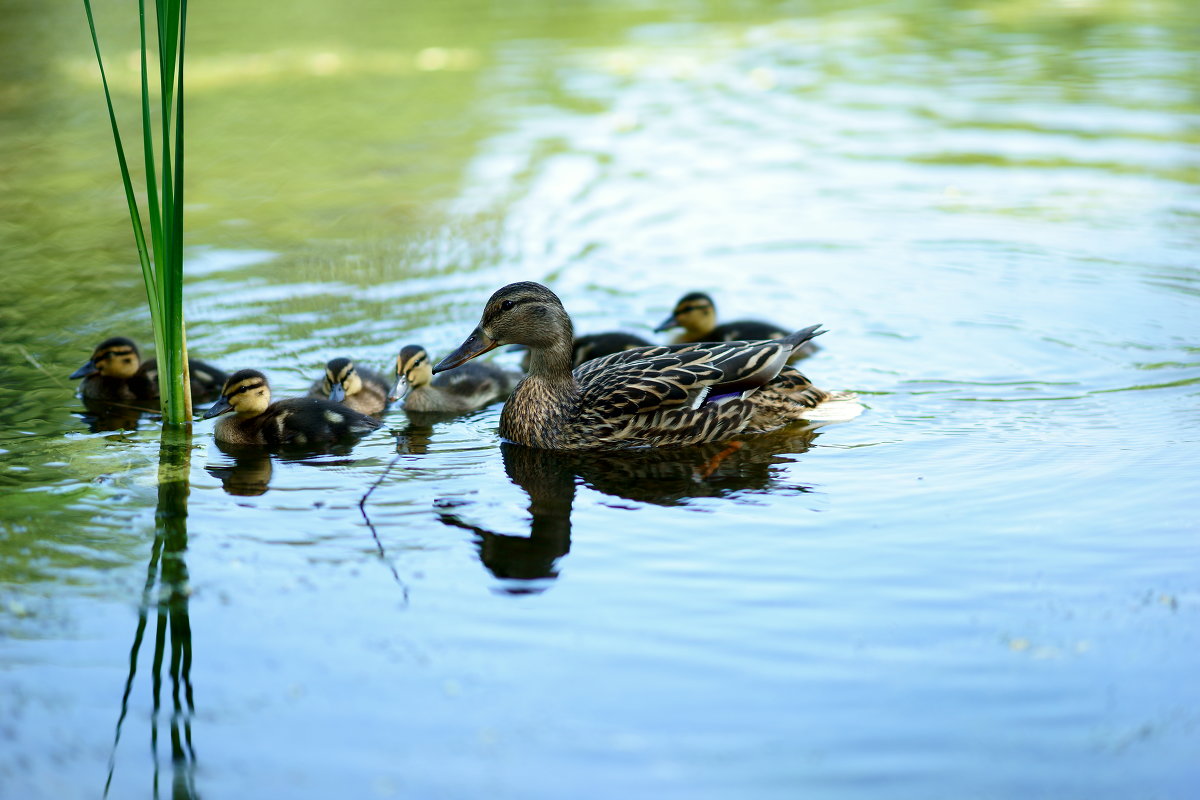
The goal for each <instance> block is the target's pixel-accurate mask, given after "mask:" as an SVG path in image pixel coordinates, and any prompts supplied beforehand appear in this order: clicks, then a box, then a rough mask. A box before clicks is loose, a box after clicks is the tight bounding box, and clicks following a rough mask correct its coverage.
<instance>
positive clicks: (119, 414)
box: [80, 397, 158, 433]
mask: <svg viewBox="0 0 1200 800" xmlns="http://www.w3.org/2000/svg"><path fill="white" fill-rule="evenodd" d="M83 407H84V413H83V414H81V415H80V418H81V419H82V420H83V421H84V422H85V423H87V426H88V430H89V431H91V432H92V433H102V432H104V431H134V430H137V426H138V422H140V421H141V419H142V416H143V415H145V414H156V413H158V408H147V407H144V406H138V405H133V404H130V403H112V402H108V401H106V400H96V399H94V398H91V397H85V398H83Z"/></svg>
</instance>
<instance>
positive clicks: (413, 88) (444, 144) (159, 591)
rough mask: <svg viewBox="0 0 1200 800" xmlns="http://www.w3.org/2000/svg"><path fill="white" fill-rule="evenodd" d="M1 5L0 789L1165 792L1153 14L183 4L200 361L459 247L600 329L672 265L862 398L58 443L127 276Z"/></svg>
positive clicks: (1176, 73) (288, 360)
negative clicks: (557, 426) (764, 418)
mask: <svg viewBox="0 0 1200 800" xmlns="http://www.w3.org/2000/svg"><path fill="white" fill-rule="evenodd" d="M9 5H10V7H9V8H8V9H7V14H6V19H8V20H10V22H9V24H7V25H6V26H4V32H3V33H0V37H2V43H3V45H4V51H5V52H6V54H7V57H6V58H5V59H4V61H3V63H2V64H0V108H3V110H4V113H3V114H0V148H2V149H3V153H4V158H3V159H2V160H0V164H2V166H0V184H2V185H3V188H4V191H3V192H0V248H2V252H3V254H4V266H3V267H2V268H0V269H2V270H3V275H4V278H5V285H6V288H7V290H8V299H7V302H5V303H4V304H2V305H0V319H2V320H3V322H4V324H3V325H0V366H2V368H3V375H4V377H5V380H4V381H3V382H2V383H0V400H3V402H2V403H0V451H2V455H3V461H2V463H0V492H3V498H4V499H3V503H2V504H0V741H3V747H0V795H3V796H5V797H9V796H11V797H29V798H33V797H55V798H61V797H85V796H86V797H95V796H99V795H102V794H103V793H104V792H105V787H106V785H107V786H108V793H109V796H113V797H144V796H161V795H165V794H171V795H173V796H198V795H203V796H207V797H246V796H266V797H270V796H277V795H283V794H287V795H289V796H295V797H329V796H356V797H360V796H361V797H370V796H380V797H389V796H409V797H461V798H473V797H479V796H482V795H484V794H486V795H488V796H492V797H511V798H539V797H545V798H558V797H563V796H575V797H594V798H608V797H613V796H620V795H626V796H635V797H643V796H654V797H678V798H733V797H747V796H754V797H763V798H774V797H778V798H784V797H788V798H790V797H796V796H800V795H812V796H817V797H838V798H880V797H889V798H890V797H897V798H900V797H911V798H928V797H940V796H954V797H980V798H990V797H995V798H1007V797H1013V796H1032V797H1054V798H1059V797H1076V796H1078V797H1088V798H1106V797H1111V798H1128V797H1148V798H1183V797H1187V796H1190V794H1191V792H1194V787H1195V786H1196V785H1200V766H1198V765H1200V761H1198V760H1197V758H1196V754H1197V753H1198V752H1200V733H1198V731H1200V691H1198V690H1197V689H1196V685H1195V680H1194V676H1195V674H1196V671H1197V668H1198V667H1200V658H1197V656H1196V653H1200V626H1198V625H1197V616H1198V609H1200V584H1198V580H1197V570H1196V565H1197V564H1198V563H1200V541H1198V538H1197V533H1198V528H1200V526H1198V524H1197V522H1196V519H1197V514H1196V511H1197V498H1198V497H1200V477H1198V476H1200V444H1198V439H1200V436H1198V434H1197V430H1200V426H1198V423H1200V404H1198V403H1197V398H1198V396H1200V389H1198V386H1200V346H1198V341H1200V336H1198V334H1200V323H1198V322H1197V320H1200V271H1198V270H1197V267H1196V257H1195V253H1196V252H1197V246H1198V245H1200V236H1198V231H1200V226H1198V225H1197V222H1198V221H1200V157H1198V156H1197V152H1198V151H1197V148H1196V145H1197V143H1198V141H1200V134H1198V133H1197V131H1198V130H1200V126H1198V124H1197V123H1198V122H1200V104H1198V102H1197V97H1198V92H1197V90H1198V88H1200V86H1198V81H1197V75H1200V69H1198V68H1197V67H1198V66H1200V65H1198V64H1197V52H1200V47H1198V46H1200V40H1198V36H1197V31H1198V30H1200V24H1198V23H1200V18H1198V17H1197V13H1196V10H1195V8H1194V7H1193V4H1189V3H1183V2H1170V1H1169V0H1164V1H1163V2H1152V3H1126V2H1120V1H1119V0H1111V1H1105V0H1101V1H1099V2H1070V3H1067V2H1062V3H1051V4H1044V3H1043V4H1030V3H1023V2H1000V3H983V2H961V3H957V2H956V3H932V2H926V3H905V4H889V3H861V4H854V5H852V6H846V5H845V4H823V3H765V2H764V3H722V2H712V3H693V4H686V5H684V6H682V7H677V6H675V5H671V4H656V3H607V4H602V5H596V6H587V5H585V6H582V7H578V8H576V7H572V8H570V9H564V8H560V7H557V6H554V5H553V4H543V3H535V2H528V3H504V4H495V5H489V4H482V3H472V2H455V3H443V4H438V5H437V6H436V7H435V6H429V7H422V8H420V9H417V8H415V7H414V8H394V7H392V6H388V5H386V4H385V5H378V4H372V3H357V2H351V3H349V4H340V5H339V6H338V7H337V8H334V7H332V6H326V5H323V4H317V3H309V2H304V1H303V0H301V2H298V3H293V4H291V6H290V7H289V8H290V9H291V11H290V12H289V15H288V19H287V20H286V24H281V21H280V20H279V19H278V18H276V16H275V13H274V12H268V11H266V10H265V9H264V10H262V11H259V10H257V9H255V8H248V7H243V6H242V5H238V6H235V5H233V4H229V3H208V4H204V8H200V7H199V6H197V7H195V8H193V9H192V16H191V18H190V21H189V36H190V37H191V38H190V40H189V42H190V52H189V55H188V58H189V70H190V73H189V74H190V80H191V83H190V85H189V90H188V91H189V95H188V98H189V100H188V102H189V112H188V113H189V125H190V126H191V127H190V131H189V136H190V137H191V139H190V142H189V150H188V159H189V161H188V165H189V175H188V181H189V183H188V207H187V226H188V239H187V242H188V250H187V255H188V266H187V270H188V280H189V283H188V286H187V293H186V298H185V300H186V307H187V314H188V324H189V329H188V335H189V341H190V342H191V345H192V347H193V350H194V352H195V353H196V354H197V355H198V356H200V357H203V358H205V359H209V360H212V361H213V362H215V363H218V364H220V365H222V366H224V367H226V368H228V369H231V370H232V369H237V368H241V367H248V366H252V367H256V368H259V369H262V370H264V371H266V372H267V373H268V374H269V376H270V377H271V380H272V382H273V385H274V387H275V389H276V391H277V392H278V393H279V394H280V395H288V394H298V393H300V392H302V391H304V390H305V388H306V387H307V386H308V384H309V383H310V382H311V381H312V380H313V379H314V378H315V377H317V376H318V375H319V373H320V366H321V364H322V363H323V362H324V361H325V360H326V359H327V358H330V357H332V356H336V355H342V354H348V355H352V356H354V357H355V358H356V359H358V360H359V361H361V362H363V363H366V364H370V365H372V366H374V367H377V368H386V367H387V365H388V363H389V362H390V360H391V359H392V358H393V357H394V355H395V353H396V352H397V351H398V350H399V348H400V347H401V346H402V345H404V344H407V343H410V342H411V343H421V344H423V345H425V346H426V347H427V348H429V349H430V351H431V352H434V353H444V352H447V351H448V350H449V349H450V348H452V347H453V346H455V345H457V344H458V343H459V342H460V341H461V340H462V338H463V337H464V336H465V335H466V334H467V333H468V332H469V331H470V329H471V328H472V327H473V326H474V324H475V323H476V321H477V319H478V314H479V311H480V309H481V307H482V304H483V301H484V300H485V299H486V298H487V296H488V295H489V294H490V292H491V291H493V290H494V289H495V288H497V287H498V286H500V285H502V284H504V283H506V282H508V281H512V280H538V281H542V282H545V283H547V284H548V285H550V286H552V287H553V288H554V289H555V290H556V291H557V292H559V293H560V295H561V296H562V297H563V298H564V301H565V303H566V306H567V308H568V310H569V311H570V312H571V313H572V314H573V316H574V318H575V321H576V325H577V328H578V329H579V330H580V331H582V332H591V331H599V330H606V329H612V328H616V327H619V328H623V329H626V330H629V331H632V332H635V333H640V334H642V335H646V336H652V334H651V333H650V331H651V329H652V328H653V326H654V324H655V323H657V322H658V321H660V320H661V319H662V318H663V317H664V316H665V314H666V313H667V311H668V310H669V309H670V307H671V306H672V305H673V304H674V302H675V300H676V299H677V298H678V297H679V296H680V295H681V294H683V293H684V292H685V291H689V290H693V289H704V290H708V291H710V292H712V293H713V294H714V296H715V297H716V298H717V302H718V307H719V309H720V311H721V313H722V315H723V316H725V317H727V318H735V317H737V316H756V317H760V318H764V319H769V320H775V321H778V322H782V323H786V324H790V325H792V326H793V327H802V326H804V325H808V324H811V323H813V322H822V323H824V324H825V326H826V327H827V328H829V329H830V333H829V334H827V335H826V336H824V337H823V338H822V339H821V345H822V350H821V352H820V353H819V354H817V355H816V356H814V357H812V358H810V359H808V360H807V361H805V362H803V364H802V368H803V369H804V371H805V372H806V374H808V375H809V376H810V377H811V378H812V379H813V380H814V381H815V382H816V383H817V384H818V385H820V386H824V387H828V388H836V389H852V390H855V391H858V392H859V393H860V395H861V396H862V398H863V400H864V402H865V403H866V405H867V406H868V410H867V412H866V413H865V414H864V415H863V416H862V417H860V418H859V419H857V420H855V421H853V422H851V423H847V424H841V425H834V426H826V427H824V428H820V429H816V430H807V429H803V428H799V429H789V430H786V431H783V432H780V433H778V434H775V435H772V436H767V437H761V438H760V439H757V440H748V441H746V442H745V443H744V446H743V447H742V448H741V449H739V450H737V451H735V452H733V453H725V454H723V455H724V457H723V458H719V457H718V456H719V455H721V450H722V448H719V447H718V448H701V449H699V450H694V451H685V452H681V453H675V454H663V453H655V454H648V455H644V456H641V457H638V458H619V459H613V458H566V457H560V456H554V455H551V454H544V453H536V452H530V451H527V450H524V449H523V448H519V447H513V446H509V445H505V446H502V445H501V443H500V442H499V440H498V437H497V435H496V426H497V423H498V419H499V407H492V408H488V409H485V410H483V411H480V412H477V413H475V414H472V415H468V416H465V417H462V418H458V419H453V420H440V421H429V420H419V419H412V420H410V419H408V418H407V417H406V415H405V414H404V412H403V411H399V410H397V411H393V412H391V413H389V415H388V416H387V418H386V420H387V423H388V427H387V430H386V431H384V432H380V433H379V434H377V435H375V436H372V437H370V438H369V439H367V440H365V441H363V442H362V443H360V444H359V445H358V446H357V447H354V448H353V449H352V450H349V451H348V452H336V453H330V454H323V455H316V456H310V457H302V458H300V457H295V456H293V455H286V456H278V455H276V456H264V455H261V454H255V453H227V452H224V451H223V450H221V449H220V448H218V447H217V446H216V445H215V444H214V443H213V441H212V438H211V423H208V422H206V423H199V424H197V425H196V427H195V433H194V436H193V438H192V439H191V440H190V442H189V441H187V440H182V441H180V440H178V439H176V438H173V437H168V438H167V439H166V440H164V441H165V444H164V442H160V434H161V430H160V426H159V425H158V423H157V422H156V421H155V420H153V419H150V418H142V419H140V420H138V421H137V424H136V427H135V428H133V429H132V430H130V429H126V430H101V431H95V432H93V431H91V430H89V424H88V423H89V421H88V419H86V418H85V415H84V409H83V407H82V405H81V404H80V401H79V400H78V399H77V398H75V397H74V395H73V389H74V387H73V386H72V385H71V384H70V382H69V381H67V380H66V378H65V376H66V375H67V374H69V373H70V372H71V371H72V370H73V369H75V367H77V366H78V365H79V364H80V363H82V361H83V360H84V359H85V358H86V357H87V355H88V353H89V351H90V349H91V347H92V346H93V345H94V344H95V343H96V342H98V341H100V340H101V339H103V338H105V337H107V336H109V335H113V334H117V333H121V334H125V335H130V336H133V337H135V338H137V339H139V340H142V341H143V342H149V340H150V338H151V337H150V335H149V324H148V320H147V317H146V312H145V310H144V302H143V299H142V296H141V292H142V289H141V278H140V276H139V274H138V272H137V268H136V259H135V257H134V255H133V253H132V247H131V242H130V239H131V237H130V235H129V230H128V222H127V221H126V220H125V219H124V214H125V210H124V200H123V198H122V196H121V195H120V194H119V185H118V183H117V178H116V172H115V163H114V159H113V155H112V149H111V141H109V139H108V133H107V129H106V126H105V122H104V117H103V106H102V103H101V96H100V94H99V88H98V85H97V84H96V82H95V76H94V70H93V68H92V67H91V65H90V64H89V61H88V58H89V50H88V41H87V37H86V28H85V27H84V20H83V17H82V12H81V11H79V9H77V8H73V7H69V6H68V7H64V8H61V9H50V8H43V7H42V6H41V5H36V6H35V5H34V4H31V3H24V2H16V3H11V4H9ZM119 5H120V4H117V3H109V2H103V3H99V4H98V5H97V9H98V12H99V14H100V17H101V30H100V34H101V36H102V39H103V43H104V45H105V47H106V49H107V51H109V52H112V53H114V54H115V55H114V56H113V63H114V70H113V71H114V80H115V81H116V83H117V86H118V87H119V91H118V96H119V99H120V100H122V101H124V102H126V103H128V102H129V101H130V98H131V97H132V95H131V94H129V92H131V91H132V90H133V89H134V88H135V87H136V82H135V76H134V74H133V73H132V72H130V71H129V68H128V66H127V63H126V62H127V59H126V58H125V56H126V54H128V53H129V52H130V48H131V47H133V46H134V45H135V44H136V36H135V32H134V31H132V30H131V29H127V28H126V27H124V26H123V25H122V22H123V21H124V17H123V16H122V15H127V9H123V8H119V7H118V6H119ZM498 358H499V359H500V360H501V361H505V362H508V363H516V362H517V360H518V355H517V354H515V353H503V354H500V355H499V356H498ZM372 487H374V488H373V489H372ZM368 490H370V494H369V496H368V497H367V499H366V501H365V502H363V498H364V495H366V494H367V493H368ZM360 503H361V505H360ZM185 512H186V516H184V513H185ZM1189 654H1190V655H1189ZM156 656H157V658H156ZM131 662H133V663H135V665H136V671H131ZM1189 790H1191V792H1189Z"/></svg>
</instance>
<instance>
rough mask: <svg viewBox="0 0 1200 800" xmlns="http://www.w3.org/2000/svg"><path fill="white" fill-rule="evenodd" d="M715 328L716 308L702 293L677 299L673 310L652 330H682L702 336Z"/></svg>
mask: <svg viewBox="0 0 1200 800" xmlns="http://www.w3.org/2000/svg"><path fill="white" fill-rule="evenodd" d="M715 327H717V307H716V305H714V304H713V300H712V298H711V297H709V296H708V295H706V294H705V293H704V292H689V293H688V294H685V295H684V296H683V297H681V298H679V302H678V303H676V304H675V309H674V310H673V311H672V312H671V313H670V315H669V316H668V317H667V318H666V319H665V320H663V321H662V324H661V325H659V326H658V327H657V328H655V329H654V331H655V333H661V332H663V331H669V330H671V329H672V328H683V329H684V330H685V331H687V332H688V333H689V334H694V335H703V334H705V333H708V332H709V331H711V330H712V329H713V328H715Z"/></svg>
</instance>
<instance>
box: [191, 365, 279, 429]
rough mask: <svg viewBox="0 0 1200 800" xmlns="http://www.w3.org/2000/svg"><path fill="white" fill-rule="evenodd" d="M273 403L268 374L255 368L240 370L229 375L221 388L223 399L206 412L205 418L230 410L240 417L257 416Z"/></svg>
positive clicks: (226, 412)
mask: <svg viewBox="0 0 1200 800" xmlns="http://www.w3.org/2000/svg"><path fill="white" fill-rule="evenodd" d="M269 405H271V387H270V386H269V385H268V384H267V376H266V375H263V374H262V373H261V372H259V371H258V370H255V369H243V370H239V371H237V372H235V373H233V374H232V375H230V376H229V380H227V381H225V387H224V388H223V389H221V399H219V400H217V402H215V403H213V405H212V408H210V409H209V410H208V411H205V412H204V416H203V419H210V418H212V417H218V416H220V415H221V414H228V413H229V412H230V411H233V412H234V413H236V414H237V415H238V416H239V417H257V416H258V415H259V414H261V413H263V412H264V411H266V410H267V406H269Z"/></svg>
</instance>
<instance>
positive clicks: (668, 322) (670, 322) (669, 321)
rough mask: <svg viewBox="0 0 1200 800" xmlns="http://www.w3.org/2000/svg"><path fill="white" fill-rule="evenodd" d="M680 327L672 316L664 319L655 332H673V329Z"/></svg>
mask: <svg viewBox="0 0 1200 800" xmlns="http://www.w3.org/2000/svg"><path fill="white" fill-rule="evenodd" d="M678 327H679V323H678V322H676V321H675V315H674V314H672V315H671V316H669V317H667V318H666V319H664V320H663V321H662V323H661V324H660V325H659V326H658V327H657V328H655V329H654V332H655V333H662V332H663V331H669V330H671V328H678Z"/></svg>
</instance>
